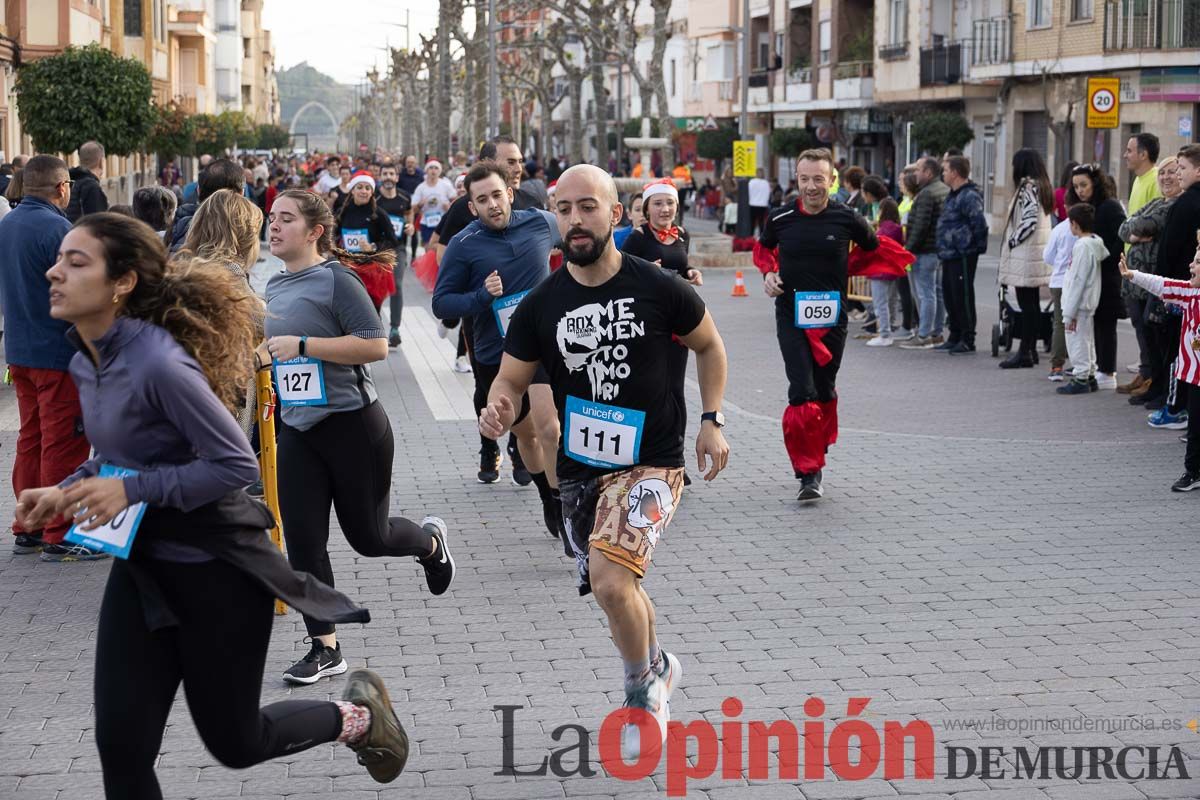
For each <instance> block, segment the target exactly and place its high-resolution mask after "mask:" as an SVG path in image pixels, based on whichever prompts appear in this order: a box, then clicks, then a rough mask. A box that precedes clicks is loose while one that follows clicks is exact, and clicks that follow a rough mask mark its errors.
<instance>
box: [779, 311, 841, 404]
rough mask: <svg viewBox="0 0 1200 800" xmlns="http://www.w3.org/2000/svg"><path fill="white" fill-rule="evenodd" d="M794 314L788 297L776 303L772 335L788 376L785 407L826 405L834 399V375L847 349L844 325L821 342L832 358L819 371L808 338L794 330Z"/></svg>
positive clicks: (796, 329)
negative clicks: (776, 342)
mask: <svg viewBox="0 0 1200 800" xmlns="http://www.w3.org/2000/svg"><path fill="white" fill-rule="evenodd" d="M780 301H784V302H780ZM843 313H844V312H843ZM794 314H795V312H794V311H793V308H792V297H791V295H790V294H788V295H784V296H783V297H782V298H779V299H778V300H776V301H775V334H776V336H777V337H778V339H779V351H780V353H782V354H783V368H784V371H785V372H786V373H787V379H788V405H793V406H798V405H800V404H802V403H811V402H818V403H828V402H829V401H830V400H833V399H835V398H836V397H837V388H836V384H837V374H838V369H839V368H840V367H841V366H842V351H843V350H844V349H845V347H846V328H845V323H844V322H842V323H839V324H838V325H835V326H834V327H832V328H830V329H829V332H828V333H826V334H825V336H824V337H823V338H822V339H821V342H822V344H824V345H825V346H826V347H827V348H829V352H830V354H832V356H833V359H832V360H831V361H830V362H829V363H828V364H826V365H825V366H823V367H822V366H820V365H818V364H817V362H816V360H815V359H814V358H813V355H812V348H811V347H810V346H809V343H808V334H806V333H805V332H804V331H803V330H801V329H800V328H797V327H796V324H795V317H794Z"/></svg>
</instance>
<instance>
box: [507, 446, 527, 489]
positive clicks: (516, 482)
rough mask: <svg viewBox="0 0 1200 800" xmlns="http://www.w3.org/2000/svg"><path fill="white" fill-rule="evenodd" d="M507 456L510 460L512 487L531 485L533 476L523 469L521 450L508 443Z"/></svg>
mask: <svg viewBox="0 0 1200 800" xmlns="http://www.w3.org/2000/svg"><path fill="white" fill-rule="evenodd" d="M508 455H509V457H510V458H512V482H513V486H528V485H529V484H531V483H533V476H532V475H530V474H529V470H527V469H525V462H524V461H522V460H521V448H519V447H517V445H516V442H509V444H508Z"/></svg>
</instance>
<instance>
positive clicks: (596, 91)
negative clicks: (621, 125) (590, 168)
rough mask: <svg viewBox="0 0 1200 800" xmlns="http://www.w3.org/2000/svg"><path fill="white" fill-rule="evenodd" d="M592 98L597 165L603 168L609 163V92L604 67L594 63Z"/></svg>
mask: <svg viewBox="0 0 1200 800" xmlns="http://www.w3.org/2000/svg"><path fill="white" fill-rule="evenodd" d="M590 72H591V77H592V98H593V105H595V107H596V114H595V123H596V161H595V163H596V164H599V165H600V166H601V168H603V167H604V166H605V165H606V164H607V163H608V92H607V91H606V89H605V86H604V65H603V64H600V63H593V64H592V68H591V70H590Z"/></svg>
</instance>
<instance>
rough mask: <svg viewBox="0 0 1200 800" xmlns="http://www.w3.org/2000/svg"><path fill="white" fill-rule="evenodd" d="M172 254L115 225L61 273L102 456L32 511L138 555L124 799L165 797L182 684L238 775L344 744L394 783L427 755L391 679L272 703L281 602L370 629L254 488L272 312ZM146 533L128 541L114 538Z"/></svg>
mask: <svg viewBox="0 0 1200 800" xmlns="http://www.w3.org/2000/svg"><path fill="white" fill-rule="evenodd" d="M166 259H167V253H166V249H165V248H164V246H163V243H162V241H161V240H160V239H159V237H158V236H157V234H155V233H154V231H152V230H151V229H150V228H149V227H148V226H146V225H145V224H143V223H141V222H138V221H136V220H133V219H129V218H126V217H121V216H118V215H115V214H105V213H102V214H93V215H89V216H88V217H86V218H84V219H82V220H80V222H79V223H78V224H77V225H75V227H74V228H73V229H72V230H71V231H70V232H69V233H68V234H67V236H66V237H65V238H64V239H63V242H62V246H61V248H60V250H59V255H58V261H57V263H55V265H54V266H53V267H52V268H51V269H50V270H49V271H48V272H47V273H46V276H47V278H48V279H49V281H50V314H51V316H52V317H54V318H56V319H61V320H66V321H67V322H70V323H72V324H73V325H74V327H73V328H71V329H70V331H69V334H68V336H69V338H70V339H71V341H72V343H73V344H74V345H75V347H76V349H77V350H78V351H79V352H78V353H76V354H75V356H74V357H73V359H72V360H71V365H70V371H71V376H72V378H73V379H74V381H75V383H76V384H77V385H78V387H79V395H80V404H81V406H82V409H83V420H84V426H85V428H86V430H87V434H88V438H89V439H90V441H91V443H92V445H93V446H94V448H95V457H94V458H93V459H91V460H90V461H87V462H85V463H84V464H83V465H82V466H81V467H80V468H79V470H77V471H76V472H75V473H74V474H73V475H71V476H70V477H68V478H67V479H66V480H65V481H63V483H62V484H60V485H59V486H49V487H44V488H41V489H28V490H25V491H23V492H21V495H20V497H19V498H18V502H17V509H16V515H17V521H18V523H20V524H21V525H22V527H24V528H25V529H26V530H36V529H38V528H40V527H41V526H42V525H43V524H44V523H45V522H47V521H48V520H50V519H52V518H54V517H55V516H57V515H60V514H61V515H66V516H69V517H71V518H72V521H73V522H74V523H75V527H74V529H73V533H69V534H68V536H72V535H74V532H78V533H79V534H81V535H83V536H88V537H92V538H93V539H95V540H96V541H99V542H103V543H106V544H109V545H112V546H113V547H114V550H113V552H114V554H115V555H118V556H119V558H118V559H117V560H116V562H115V563H114V565H113V569H112V572H111V573H110V574H109V579H108V584H107V586H106V587H105V591H104V599H103V601H102V603H101V606H100V619H99V625H98V629H97V636H96V677H95V703H96V744H97V746H98V748H99V751H100V762H101V766H102V768H103V771H104V788H105V793H106V795H107V796H108V797H109V798H122V800H141V799H142V798H154V799H155V800H157V798H161V797H162V793H161V791H160V789H159V785H158V779H157V778H156V776H155V773H154V762H155V759H156V757H157V755H158V751H159V746H160V744H161V742H162V735H163V729H164V727H165V726H166V722H167V716H168V714H169V713H170V710H171V706H172V704H173V701H174V698H175V694H176V691H177V690H178V688H179V684H180V683H181V682H182V684H183V686H184V689H185V690H186V693H187V700H188V707H189V709H190V710H191V715H192V719H193V721H194V722H195V723H196V728H197V730H198V731H199V733H200V738H201V739H202V740H203V741H204V743H205V745H206V746H207V747H208V749H209V751H210V752H212V754H213V755H214V756H216V758H217V759H218V760H219V761H220V762H221V763H223V764H225V765H227V766H229V767H233V768H244V767H249V766H251V765H252V764H257V763H259V762H261V761H265V760H267V759H270V758H275V757H277V756H280V755H284V754H287V753H293V752H296V751H298V750H303V749H306V748H309V747H313V746H314V745H317V744H319V743H322V742H332V741H335V740H336V741H341V742H345V743H346V744H348V745H349V746H350V747H351V748H353V749H355V750H356V751H357V752H358V758H359V762H360V763H362V764H363V765H365V766H366V767H367V769H368V771H369V772H370V773H371V775H372V777H374V778H375V779H376V780H378V781H380V782H386V781H389V780H392V779H394V778H395V777H396V776H397V775H398V774H399V773H400V770H401V769H403V767H404V762H405V759H406V758H407V754H408V742H407V737H406V736H405V734H404V731H403V729H402V728H401V727H400V722H399V720H398V719H397V717H396V715H395V712H394V710H393V709H392V706H391V703H390V701H389V700H388V696H387V692H386V690H385V689H384V688H383V684H382V682H381V681H380V679H379V677H378V676H376V675H374V674H373V673H370V672H367V671H366V670H363V671H360V672H357V673H355V674H354V675H351V676H350V680H349V682H348V685H347V688H346V693H345V695H344V701H343V702H336V703H332V702H323V701H315V700H289V701H284V702H280V703H272V704H271V705H268V706H266V707H263V708H260V707H259V696H260V690H261V687H262V676H263V666H264V663H265V660H266V654H267V644H268V642H269V640H270V635H271V625H272V620H273V616H274V614H273V598H274V597H276V596H278V597H281V598H283V599H285V600H287V601H288V602H289V603H291V604H293V605H295V606H296V607H297V608H304V609H306V612H305V613H309V614H316V615H318V616H320V617H322V618H325V619H332V620H338V621H359V622H365V621H367V620H368V619H369V615H368V614H367V612H366V611H365V610H364V609H358V608H355V607H354V606H353V605H352V604H351V603H350V601H349V600H347V599H346V598H345V597H343V596H341V595H339V594H337V593H336V592H335V591H334V590H333V589H331V588H329V587H327V586H324V585H323V584H320V583H319V582H317V581H315V580H313V579H312V578H311V577H310V576H308V575H304V574H297V573H295V572H292V571H291V569H290V568H289V567H288V565H287V562H286V561H285V560H284V559H283V557H282V556H281V555H280V553H279V551H278V550H276V549H274V548H273V547H272V546H271V545H270V543H269V541H268V540H267V537H266V536H264V535H263V532H264V529H265V528H268V527H270V526H271V524H272V519H271V515H270V512H268V511H267V510H266V507H265V506H263V505H262V504H261V503H259V502H258V501H255V500H252V499H250V498H249V497H248V496H247V495H246V493H245V491H243V487H245V486H247V485H248V484H250V483H252V482H253V481H254V480H255V479H256V478H257V476H258V469H257V463H256V461H255V458H254V454H253V452H251V450H250V447H249V444H248V443H247V441H246V437H245V436H244V435H243V434H242V432H241V430H240V429H239V428H238V426H237V423H236V422H235V421H234V417H233V413H232V412H233V411H234V410H235V409H236V407H237V403H238V401H239V399H240V395H241V394H242V392H243V391H244V389H243V388H242V387H245V386H247V385H248V384H249V382H250V378H251V376H252V373H253V371H254V363H253V351H254V345H255V339H256V331H257V329H258V325H259V321H260V319H261V315H262V304H261V302H260V301H259V300H258V298H256V297H255V296H254V295H253V294H252V293H251V292H250V291H249V289H248V287H247V286H246V283H245V281H241V280H238V279H237V278H235V277H234V276H233V275H232V274H230V273H229V272H228V271H227V270H225V269H223V268H220V267H214V266H211V265H206V264H203V263H184V264H172V265H171V266H170V267H168V266H167V260H166ZM131 519H132V520H134V522H133V523H132V525H124V526H123V528H124V530H125V531H126V532H127V533H128V539H127V540H126V542H125V544H124V546H123V547H121V546H118V545H119V544H120V541H119V540H120V538H121V537H119V536H117V535H116V534H115V532H114V530H113V529H114V528H117V527H122V522H121V521H122V520H125V521H126V522H128V521H129V520H131ZM130 528H132V532H129V529H130ZM218 587H219V590H218V591H214V589H215V588H218ZM214 658H216V660H217V663H218V665H219V666H218V667H217V668H214V661H213V659H214Z"/></svg>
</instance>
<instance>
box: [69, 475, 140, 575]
mask: <svg viewBox="0 0 1200 800" xmlns="http://www.w3.org/2000/svg"><path fill="white" fill-rule="evenodd" d="M137 474H138V473H137V470H135V469H126V468H125V467H114V466H113V465H111V464H101V465H100V476H99V477H101V478H125V477H128V476H130V475H137ZM83 510H84V511H87V509H86V508H84V509H83ZM145 513H146V504H145V503H134V504H133V505H131V506H127V507H126V508H123V509H121V510H120V511H118V512H117V515H116V516H115V517H113V518H112V519H110V520H109V521H108V522H106V523H104V524H103V525H101V526H100V527H98V528H94V529H92V530H90V531H81V530H79V525H72V526H71V530H69V531H67V535H66V537H65V538H66V540H67V541H68V542H71V543H72V544H81V545H83V546H84V547H86V548H88V549H89V550H102V551H104V552H105V553H109V554H111V555H114V556H116V557H117V558H129V551H130V549H131V548H132V547H133V539H134V537H135V536H137V529H138V526H139V525H141V524H142V516H143V515H144V514H145Z"/></svg>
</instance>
